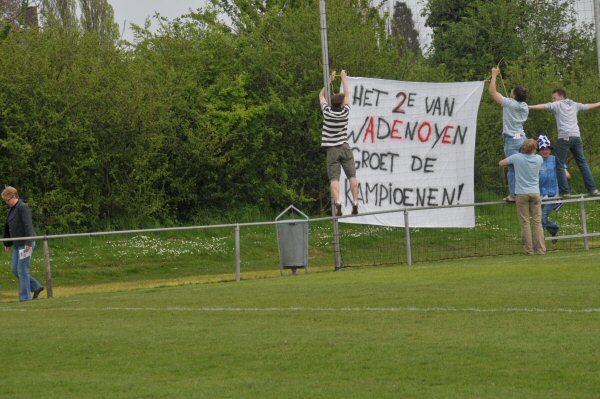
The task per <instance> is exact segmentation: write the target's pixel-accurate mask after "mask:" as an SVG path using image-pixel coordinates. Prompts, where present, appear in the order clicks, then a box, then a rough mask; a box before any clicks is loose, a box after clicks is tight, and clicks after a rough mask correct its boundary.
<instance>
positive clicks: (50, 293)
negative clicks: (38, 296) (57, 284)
mask: <svg viewBox="0 0 600 399" xmlns="http://www.w3.org/2000/svg"><path fill="white" fill-rule="evenodd" d="M44 265H45V266H46V296H47V297H48V298H52V297H54V290H53V289H52V269H51V268H50V249H49V248H48V239H47V238H44Z"/></svg>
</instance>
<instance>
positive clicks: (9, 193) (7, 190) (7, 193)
mask: <svg viewBox="0 0 600 399" xmlns="http://www.w3.org/2000/svg"><path fill="white" fill-rule="evenodd" d="M11 198H19V193H18V192H17V189H16V188H14V187H11V186H5V187H4V190H2V199H3V200H4V201H8V200H9V199H11Z"/></svg>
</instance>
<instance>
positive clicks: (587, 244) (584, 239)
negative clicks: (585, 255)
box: [579, 196, 590, 251]
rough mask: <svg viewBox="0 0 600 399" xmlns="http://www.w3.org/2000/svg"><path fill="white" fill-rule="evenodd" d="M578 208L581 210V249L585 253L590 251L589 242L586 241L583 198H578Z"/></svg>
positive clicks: (586, 232)
mask: <svg viewBox="0 0 600 399" xmlns="http://www.w3.org/2000/svg"><path fill="white" fill-rule="evenodd" d="M579 207H580V208H581V224H582V227H583V248H584V249H585V250H586V251H589V250H590V240H589V239H588V235H587V234H588V229H587V216H586V213H585V201H583V196H581V197H579Z"/></svg>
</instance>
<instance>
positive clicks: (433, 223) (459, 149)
mask: <svg viewBox="0 0 600 399" xmlns="http://www.w3.org/2000/svg"><path fill="white" fill-rule="evenodd" d="M348 85H349V90H350V107H351V109H350V120H349V125H348V141H349V143H350V146H351V147H352V149H353V152H354V160H355V162H356V175H357V178H358V182H359V211H360V213H365V212H374V211H382V210H392V209H399V208H412V207H429V206H445V205H454V204H461V203H462V204H470V203H473V202H474V199H475V196H474V181H473V180H474V178H473V176H474V157H475V136H476V132H477V111H478V109H479V103H480V101H481V95H482V92H483V82H462V83H420V82H401V81H396V80H381V79H370V78H348ZM340 191H341V199H342V206H343V207H344V214H349V213H350V211H351V209H352V194H351V192H350V185H349V181H348V180H347V179H346V177H345V175H344V174H343V173H342V176H341V178H340ZM409 217H410V219H409V225H410V226H411V227H473V226H474V225H475V211H474V209H473V207H465V208H450V209H446V208H445V209H436V210H424V211H411V212H409ZM340 221H341V222H344V223H361V224H374V225H382V226H396V227H402V226H404V215H403V213H402V212H395V213H388V214H380V215H368V216H359V217H354V218H344V219H341V220H340Z"/></svg>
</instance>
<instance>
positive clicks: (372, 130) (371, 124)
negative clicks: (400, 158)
mask: <svg viewBox="0 0 600 399" xmlns="http://www.w3.org/2000/svg"><path fill="white" fill-rule="evenodd" d="M369 135H370V136H371V144H375V119H374V118H373V117H371V118H370V119H369V126H367V130H365V138H364V139H363V143H366V142H367V137H369Z"/></svg>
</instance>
